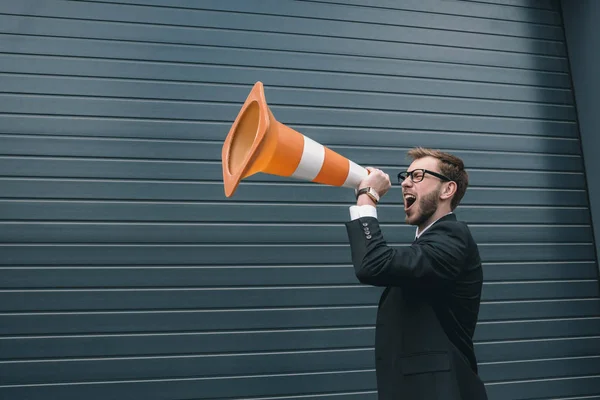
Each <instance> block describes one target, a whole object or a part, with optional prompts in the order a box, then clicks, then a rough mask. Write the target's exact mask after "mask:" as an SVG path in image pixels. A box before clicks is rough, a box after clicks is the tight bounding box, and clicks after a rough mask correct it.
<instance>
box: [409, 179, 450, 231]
mask: <svg viewBox="0 0 600 400" xmlns="http://www.w3.org/2000/svg"><path fill="white" fill-rule="evenodd" d="M440 192H441V188H439V189H437V190H435V191H433V192H431V193H429V194H427V195H425V196H423V197H421V198H420V199H419V203H418V208H419V210H418V211H419V214H417V215H416V219H415V220H414V221H413V222H412V223H411V222H410V221H409V219H410V218H409V217H408V215H407V216H406V219H405V220H406V223H408V224H410V225H417V226H420V225H422V224H424V223H425V222H427V221H428V220H429V218H431V216H432V215H433V214H435V212H436V211H437V209H438V204H439V198H440Z"/></svg>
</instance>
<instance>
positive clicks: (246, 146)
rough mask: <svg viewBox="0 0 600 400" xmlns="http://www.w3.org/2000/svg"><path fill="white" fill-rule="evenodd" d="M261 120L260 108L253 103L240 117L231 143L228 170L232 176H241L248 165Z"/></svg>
mask: <svg viewBox="0 0 600 400" xmlns="http://www.w3.org/2000/svg"><path fill="white" fill-rule="evenodd" d="M259 120H260V106H259V104H258V103H257V102H256V101H253V102H252V103H250V104H249V105H248V107H247V108H246V110H245V111H244V114H243V115H242V116H241V117H240V119H239V122H238V126H237V128H236V132H235V134H234V136H233V138H232V141H231V146H230V149H229V158H228V160H227V169H228V170H229V171H230V173H231V174H232V175H237V174H239V173H240V172H241V170H242V169H243V167H244V165H245V164H246V159H247V158H248V155H249V153H250V150H251V149H252V145H253V144H254V141H255V140H256V136H257V135H258V125H259Z"/></svg>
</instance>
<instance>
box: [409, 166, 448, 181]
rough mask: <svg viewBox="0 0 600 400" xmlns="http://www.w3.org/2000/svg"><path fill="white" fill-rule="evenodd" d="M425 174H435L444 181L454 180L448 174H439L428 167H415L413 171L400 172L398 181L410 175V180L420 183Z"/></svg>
mask: <svg viewBox="0 0 600 400" xmlns="http://www.w3.org/2000/svg"><path fill="white" fill-rule="evenodd" d="M425 174H430V175H433V176H435V177H437V178H439V179H441V180H442V181H444V182H450V181H451V180H452V179H450V178H448V177H447V176H444V175H442V174H438V173H437V172H433V171H430V170H428V169H422V168H419V169H415V170H413V171H405V172H400V173H399V174H398V183H402V182H404V180H405V179H406V178H408V177H410V180H411V181H413V182H414V183H418V182H421V181H422V180H423V179H424V178H425Z"/></svg>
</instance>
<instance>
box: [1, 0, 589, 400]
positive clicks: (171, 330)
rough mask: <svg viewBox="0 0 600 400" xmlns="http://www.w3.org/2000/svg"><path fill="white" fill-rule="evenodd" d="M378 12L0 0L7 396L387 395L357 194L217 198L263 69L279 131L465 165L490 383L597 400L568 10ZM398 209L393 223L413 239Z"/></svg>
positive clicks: (396, 195)
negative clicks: (436, 152) (354, 232)
mask: <svg viewBox="0 0 600 400" xmlns="http://www.w3.org/2000/svg"><path fill="white" fill-rule="evenodd" d="M124 3H128V4H124ZM492 3H496V4H492ZM500 3H502V5H500ZM363 4H366V2H365V1H364V0H339V1H333V0H331V1H290V0H260V1H259V0H255V1H223V0H214V1H213V0H201V1H194V0H119V1H97V2H92V1H59V0H53V1H51V0H46V1H42V0H28V1H19V2H17V1H11V2H9V1H3V2H1V3H0V12H1V13H2V15H0V30H1V31H2V35H1V36H0V52H1V54H0V72H1V74H0V91H1V92H2V93H1V94H0V132H1V135H0V155H1V156H0V176H1V177H0V198H1V200H0V219H1V220H2V222H1V224H0V241H1V242H2V244H1V245H0V265H1V268H0V285H1V288H2V290H1V291H0V312H1V315H0V318H1V319H0V335H2V336H0V356H1V361H0V397H2V398H3V399H11V400H12V399H25V398H27V399H50V398H52V399H61V400H67V399H88V400H92V399H108V398H110V399H149V400H150V399H162V400H166V399H169V400H171V399H173V400H174V399H217V398H227V399H242V398H244V399H248V398H258V397H260V398H263V397H265V398H270V399H271V398H272V399H283V398H286V399H287V398H290V397H287V396H298V397H294V398H295V399H307V398H313V397H317V398H319V399H339V398H344V399H352V400H358V399H361V400H363V399H375V397H376V396H375V392H374V390H375V379H374V371H373V368H374V362H373V349H372V347H373V338H374V317H375V311H376V304H377V300H378V296H379V289H374V288H370V287H364V286H360V285H358V284H357V281H356V279H355V277H354V276H353V270H352V267H351V266H350V254H349V248H348V245H347V238H346V233H345V228H344V226H343V222H344V221H346V220H347V218H348V208H347V207H348V206H349V205H351V204H352V198H353V194H352V192H351V191H350V190H348V189H340V188H330V187H324V186H320V185H313V184H309V183H305V182H296V181H293V182H292V181H290V180H283V179H278V178H273V177H268V176H264V175H259V176H256V177H254V178H252V179H249V180H247V181H245V182H244V183H243V184H242V185H241V186H240V188H239V189H238V192H237V193H236V194H235V195H234V197H233V198H231V199H225V197H224V194H223V187H222V181H221V179H222V178H221V169H220V168H221V167H220V151H221V145H222V142H223V140H224V138H225V135H226V133H227V131H228V129H229V126H230V125H231V123H232V121H233V119H234V118H235V116H236V115H237V112H238V110H239V107H240V106H241V104H242V102H243V100H244V99H245V97H246V95H247V93H248V92H249V90H250V88H251V87H252V85H253V84H254V82H255V81H257V80H261V81H263V82H264V84H265V87H266V96H267V100H268V102H269V104H270V106H271V110H272V111H273V113H274V115H275V116H276V117H277V118H278V119H279V120H280V121H281V122H283V123H286V124H288V125H289V126H291V127H293V128H295V129H297V130H299V131H301V132H303V133H304V134H306V135H308V136H309V137H311V138H313V139H315V140H317V141H318V142H320V143H322V144H325V145H327V146H329V147H331V148H332V149H334V150H336V151H338V152H339V153H341V154H343V155H345V156H347V157H348V158H350V159H352V160H353V161H355V162H357V163H360V164H363V165H375V166H378V167H381V168H383V169H385V170H386V171H389V172H390V174H394V175H395V173H397V172H398V171H399V170H400V169H401V168H403V167H405V166H406V159H405V152H406V150H407V149H408V148H409V147H412V146H416V145H424V146H432V147H437V148H442V149H445V150H450V151H453V152H455V153H456V154H458V155H460V156H461V157H463V158H464V160H465V161H466V163H467V165H468V167H470V169H471V181H472V187H471V189H470V191H469V192H468V193H467V195H466V197H465V200H464V206H462V207H461V208H460V209H459V211H458V213H459V216H460V217H461V218H463V219H464V220H466V221H468V222H469V223H470V224H471V227H472V230H473V232H474V234H475V236H476V239H477V240H478V242H479V243H480V246H481V252H482V255H483V258H484V260H485V278H486V283H485V291H484V304H483V305H482V309H481V320H480V321H481V322H480V324H479V326H478V329H477V334H476V336H477V337H476V339H477V354H478V357H479V361H480V365H481V367H480V370H481V375H482V377H483V379H484V380H485V382H486V383H487V387H488V390H489V393H490V398H491V399H498V400H500V399H502V400H505V399H533V398H535V399H549V398H553V399H556V398H566V397H569V396H586V395H587V396H591V397H589V398H600V397H598V396H600V377H599V376H600V359H599V358H598V357H599V356H600V338H599V336H600V318H599V315H600V300H599V298H598V281H597V271H596V263H595V255H594V250H593V246H592V240H593V239H592V235H591V229H590V218H589V212H588V208H587V194H586V184H585V178H584V175H583V167H582V165H583V164H582V159H581V151H580V145H579V141H578V131H577V125H576V113H575V108H574V106H573V101H572V93H571V90H570V85H571V83H570V77H569V75H568V69H567V68H568V60H567V55H566V49H565V45H564V37H563V31H562V26H561V19H560V14H559V12H558V11H557V10H558V8H557V5H556V3H555V2H553V1H543V0H542V1H534V0H505V1H479V2H467V1H450V0H427V1H423V0H406V1H401V2H398V1H392V0H376V1H371V2H369V5H368V6H367V5H363ZM400 203H401V196H400V189H399V188H398V187H397V188H396V189H394V190H392V192H390V194H389V195H388V196H387V199H386V201H385V202H384V205H382V206H381V210H380V217H381V220H382V221H383V222H384V223H385V234H386V237H387V238H388V240H389V241H390V242H391V243H393V244H397V245H405V244H407V243H409V242H410V241H411V240H412V237H413V235H414V228H412V227H409V226H405V225H404V224H403V218H404V215H403V213H402V211H401V209H400ZM335 394H342V396H341V397H339V396H334V395H335ZM317 395H322V396H320V397H318V396H317ZM569 398H571V397H569ZM573 398H575V397H573ZM577 398H582V397H577ZM586 398H588V397H586Z"/></svg>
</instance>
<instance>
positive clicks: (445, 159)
mask: <svg viewBox="0 0 600 400" xmlns="http://www.w3.org/2000/svg"><path fill="white" fill-rule="evenodd" d="M408 155H409V156H410V157H412V159H413V160H418V159H419V158H423V157H428V156H429V157H434V158H437V159H438V165H439V167H440V172H441V173H442V175H445V176H447V177H448V178H450V180H453V181H454V182H456V193H455V194H454V197H453V198H452V201H451V203H450V208H451V209H452V210H454V209H455V208H456V207H457V206H458V204H459V203H460V201H461V200H462V198H463V196H464V195H465V192H466V191H467V187H468V186H469V174H467V171H465V164H464V163H463V161H462V160H461V159H460V158H458V157H456V156H454V155H452V154H449V153H445V152H443V151H440V150H433V149H427V148H423V147H416V148H414V149H411V150H409V151H408Z"/></svg>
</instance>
